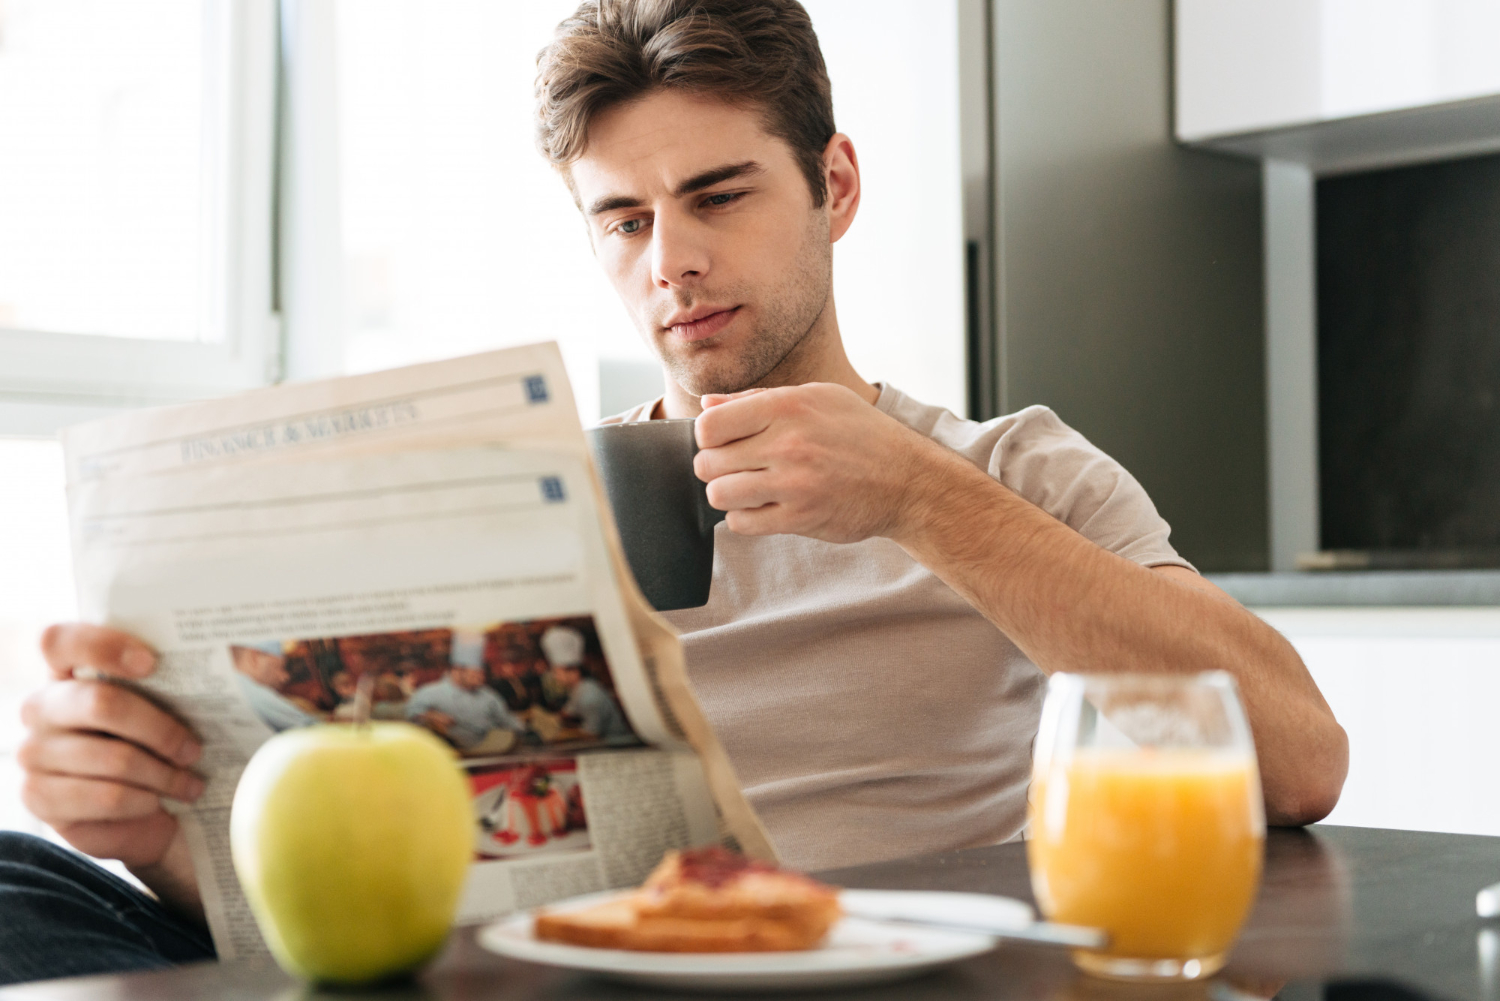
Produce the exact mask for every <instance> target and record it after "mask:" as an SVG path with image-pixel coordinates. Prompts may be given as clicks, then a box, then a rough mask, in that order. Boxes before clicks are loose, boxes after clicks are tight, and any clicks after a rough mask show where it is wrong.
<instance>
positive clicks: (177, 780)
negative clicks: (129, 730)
mask: <svg viewBox="0 0 1500 1001" xmlns="http://www.w3.org/2000/svg"><path fill="white" fill-rule="evenodd" d="M16 758H17V760H18V761H19V763H20V765H21V767H22V768H24V769H25V770H26V771H27V772H44V773H47V774H50V775H57V776H70V777H72V778H84V779H104V780H108V781H113V782H120V783H124V784H126V785H131V786H135V787H136V788H138V789H142V790H145V791H146V792H151V793H156V794H158V795H161V796H170V797H171V798H172V799H177V800H183V801H185V802H191V801H192V800H195V799H197V798H198V797H199V796H201V795H202V794H203V780H202V779H200V778H198V777H197V776H196V775H194V774H193V773H192V772H189V771H187V770H186V769H182V768H174V767H172V766H171V765H169V764H167V763H166V762H164V761H162V760H161V759H160V758H158V757H156V756H155V755H151V754H147V753H146V752H145V751H143V750H141V749H140V748H139V747H136V746H135V745H134V744H130V743H127V742H125V741H123V740H115V739H113V738H110V737H98V736H94V735H92V734H86V733H69V732H62V733H56V732H46V731H44V732H42V733H39V734H33V735H32V736H31V737H29V738H27V740H26V741H25V742H24V743H22V744H21V747H20V748H19V749H18V750H17V752H16Z"/></svg>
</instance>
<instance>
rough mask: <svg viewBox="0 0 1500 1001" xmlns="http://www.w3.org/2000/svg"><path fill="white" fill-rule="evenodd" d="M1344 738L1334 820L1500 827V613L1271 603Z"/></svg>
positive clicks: (1481, 830) (1495, 831)
mask: <svg viewBox="0 0 1500 1001" xmlns="http://www.w3.org/2000/svg"><path fill="white" fill-rule="evenodd" d="M1259 614H1260V615H1261V617H1262V618H1264V619H1265V620H1266V621H1268V622H1269V623H1271V625H1273V626H1275V627H1276V628H1277V629H1278V630H1280V631H1281V632H1282V633H1283V634H1284V635H1285V636H1286V637H1287V638H1288V639H1290V640H1291V641H1292V644H1293V645H1294V646H1295V647H1296V648H1297V650H1298V652H1299V653H1301V654H1302V658H1303V660H1304V661H1306V663H1307V666H1308V669H1309V670H1310V671H1311V672H1312V675H1313V678H1314V680H1316V681H1317V683H1318V687H1319V688H1320V689H1321V690H1322V692H1323V695H1324V697H1325V698H1326V699H1327V700H1328V704H1329V705H1330V706H1331V707H1332V709H1333V712H1334V715H1335V716H1336V717H1337V718H1338V720H1339V722H1340V723H1341V724H1343V727H1344V729H1345V731H1347V733H1348V734H1349V751H1350V761H1349V778H1348V781H1347V782H1346V783H1345V785H1344V794H1343V797H1342V799H1341V800H1340V801H1339V805H1338V807H1337V808H1336V809H1335V810H1334V812H1333V814H1332V816H1330V817H1329V818H1328V823H1331V824H1348V825H1351V826H1355V827H1393V828H1402V829H1406V830H1422V831H1447V832H1450V833H1455V834H1489V835H1500V609H1494V608H1456V609H1428V608H1420V609H1400V608H1348V609H1274V610H1261V611H1260V613H1259Z"/></svg>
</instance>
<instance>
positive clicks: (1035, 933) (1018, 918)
mask: <svg viewBox="0 0 1500 1001" xmlns="http://www.w3.org/2000/svg"><path fill="white" fill-rule="evenodd" d="M839 904H840V906H842V908H843V911H844V913H845V914H846V915H848V916H849V917H852V918H861V919H863V920H865V921H878V922H881V923H883V924H897V925H906V926H909V927H913V928H935V929H940V930H943V931H954V932H966V933H968V934H978V935H992V936H994V937H995V938H1001V939H1010V940H1012V941H1017V942H1034V943H1038V944H1041V945H1060V946H1066V947H1069V948H1073V949H1102V948H1104V947H1105V946H1107V945H1108V944H1109V935H1108V933H1106V932H1105V931H1104V930H1103V929H1102V928H1088V927H1084V926H1082V925H1067V924H1054V923H1052V922H1049V921H1037V920H1034V919H1033V918H1032V911H1031V908H1030V907H1027V906H1026V905H1025V904H1023V903H1021V902H1020V901H1018V900H1011V899H1010V898H1008V897H997V896H992V895H990V894H985V893H921V894H911V895H906V894H900V893H882V892H879V891H876V892H870V891H864V892H861V891H857V890H856V891H847V890H846V891H844V892H843V893H841V894H840V895H839Z"/></svg>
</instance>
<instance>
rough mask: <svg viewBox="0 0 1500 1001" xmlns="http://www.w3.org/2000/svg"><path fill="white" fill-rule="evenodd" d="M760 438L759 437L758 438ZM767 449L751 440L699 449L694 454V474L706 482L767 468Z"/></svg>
mask: <svg viewBox="0 0 1500 1001" xmlns="http://www.w3.org/2000/svg"><path fill="white" fill-rule="evenodd" d="M757 440H759V439H757ZM766 452H767V450H766V449H764V448H756V447H754V445H753V443H751V442H744V441H741V442H731V443H729V444H728V445H719V446H717V447H715V448H704V449H699V451H698V454H697V455H695V456H693V475H694V476H696V477H698V479H700V480H702V481H703V482H705V483H710V482H712V481H713V480H715V479H717V478H718V477H720V476H727V475H729V474H730V473H741V472H747V471H752V470H761V469H765V468H766V463H767V461H768V457H767V455H766Z"/></svg>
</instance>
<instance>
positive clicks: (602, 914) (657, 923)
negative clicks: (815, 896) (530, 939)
mask: <svg viewBox="0 0 1500 1001" xmlns="http://www.w3.org/2000/svg"><path fill="white" fill-rule="evenodd" d="M639 903H640V900H639V898H638V897H636V896H634V895H631V896H628V897H622V898H618V899H616V900H609V901H606V902H604V903H602V904H596V905H595V906H593V907H588V908H584V909H583V910H578V911H568V912H563V913H557V912H548V911H543V912H541V913H540V914H538V915H537V917H536V937H537V938H539V939H543V940H546V941H550V942H566V943H568V944H570V945H585V946H591V947H593V948H596V949H631V950H636V951H641V952H783V951H791V950H798V949H811V948H812V947H813V946H815V945H817V944H818V943H819V942H820V941H822V939H823V935H824V934H825V932H826V931H827V929H826V928H818V929H814V928H812V927H810V926H808V925H807V924H806V923H793V922H788V921H774V920H769V919H766V918H754V917H745V918H731V919H726V920H708V919H703V918H672V917H652V916H645V915H642V914H641V913H640V911H639V907H638V905H639Z"/></svg>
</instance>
